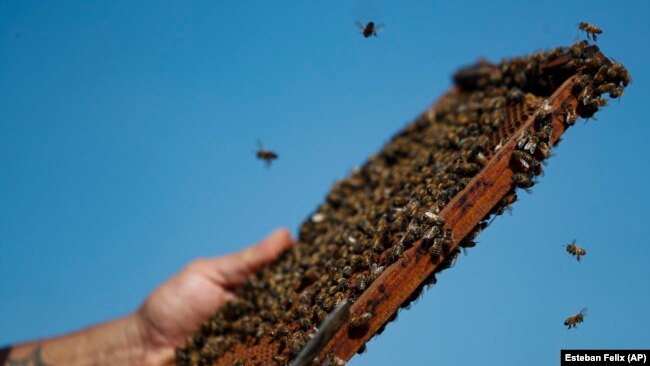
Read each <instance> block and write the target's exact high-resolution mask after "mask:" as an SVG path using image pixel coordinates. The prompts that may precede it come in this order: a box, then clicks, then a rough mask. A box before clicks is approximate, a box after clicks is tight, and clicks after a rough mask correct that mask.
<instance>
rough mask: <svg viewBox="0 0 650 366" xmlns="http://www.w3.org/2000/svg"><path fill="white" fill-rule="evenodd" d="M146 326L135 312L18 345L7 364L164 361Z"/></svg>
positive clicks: (81, 365) (76, 365)
mask: <svg viewBox="0 0 650 366" xmlns="http://www.w3.org/2000/svg"><path fill="white" fill-rule="evenodd" d="M136 314H137V313H136ZM144 329H145V328H144V325H143V324H142V323H141V321H140V319H139V318H138V316H137V315H135V314H132V315H129V316H126V317H123V318H120V319H117V320H113V321H110V322H108V323H104V324H101V325H98V326H94V327H91V328H88V329H84V330H82V331H79V332H76V333H73V334H69V335H65V336H61V337H56V338H51V339H45V340H42V341H37V342H30V343H25V344H20V345H16V346H14V347H13V348H12V350H11V352H10V354H9V358H8V360H7V362H6V366H13V365H40V366H60V365H71V366H90V365H93V366H95V365H98V366H99V365H127V366H129V365H155V364H163V363H164V361H165V360H163V359H162V358H161V357H160V352H159V351H156V350H153V349H152V347H151V345H148V344H146V342H145V341H144V340H145V339H146V336H145V334H144V332H145V330H144ZM167 356H169V354H167Z"/></svg>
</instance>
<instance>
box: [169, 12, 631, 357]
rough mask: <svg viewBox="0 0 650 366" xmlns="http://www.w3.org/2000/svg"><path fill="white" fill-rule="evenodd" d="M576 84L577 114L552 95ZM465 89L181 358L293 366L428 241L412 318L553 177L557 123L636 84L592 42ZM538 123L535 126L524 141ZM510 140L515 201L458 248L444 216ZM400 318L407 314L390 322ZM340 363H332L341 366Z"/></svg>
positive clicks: (487, 68) (530, 59) (310, 228)
mask: <svg viewBox="0 0 650 366" xmlns="http://www.w3.org/2000/svg"><path fill="white" fill-rule="evenodd" d="M373 26H374V25H373ZM366 28H367V26H366ZM369 34H370V35H372V34H373V33H372V32H370V33H369ZM561 55H569V60H568V61H567V62H566V63H564V64H563V65H562V66H561V69H560V71H559V72H558V70H557V69H554V70H553V71H547V69H546V68H545V65H546V64H547V62H549V60H551V61H552V60H555V59H556V58H558V57H560V56H561ZM595 59H598V60H600V61H594V60H595ZM551 72H553V73H554V74H551ZM556 73H559V74H562V75H565V79H561V78H558V77H555V76H556V75H557V74H556ZM576 74H577V75H578V77H577V78H576V82H575V84H574V85H573V87H572V89H571V92H572V93H573V95H574V96H575V97H576V99H577V101H578V102H577V105H576V106H574V105H572V104H568V103H567V104H566V105H562V106H561V107H560V106H558V107H557V108H556V107H553V106H552V105H550V104H549V102H548V101H547V98H548V97H549V96H550V95H551V93H552V92H553V91H554V90H555V89H557V87H558V86H559V85H560V84H561V83H562V82H563V81H564V80H566V77H568V76H570V75H576ZM454 80H455V82H456V85H457V88H455V89H454V90H453V91H452V92H450V93H449V94H447V95H446V96H445V97H444V98H443V99H442V100H441V101H440V102H439V103H438V104H436V106H435V109H432V110H429V111H427V112H426V113H423V114H421V115H420V116H418V117H417V118H416V119H415V121H414V122H412V123H410V124H409V125H407V126H406V127H405V128H404V129H403V130H402V131H400V132H399V133H397V134H396V135H395V136H394V137H393V138H392V139H391V140H390V141H389V142H388V143H387V144H386V145H385V146H384V147H383V148H382V149H381V151H379V152H378V153H377V154H375V155H372V156H371V157H370V158H369V159H368V161H367V162H366V163H365V164H364V165H363V166H361V167H359V168H356V169H353V170H352V172H351V174H350V175H349V176H348V177H347V178H345V179H343V180H340V181H338V182H336V183H335V184H334V185H333V187H332V189H331V191H330V192H329V193H328V194H327V196H326V198H325V201H324V202H323V203H322V204H321V205H320V206H319V207H318V208H317V209H316V210H315V212H313V213H312V214H310V215H309V216H308V217H307V219H306V220H305V221H304V222H303V224H302V225H301V227H300V229H299V236H298V240H297V243H296V244H295V245H293V246H292V247H291V248H290V249H289V250H287V251H286V252H284V253H283V254H282V255H281V256H280V258H279V259H278V260H276V261H275V262H273V263H271V264H269V265H267V266H264V267H262V268H261V269H260V270H258V271H257V272H256V273H255V274H253V275H251V276H250V277H249V278H248V279H247V280H246V282H245V283H244V284H243V285H242V286H240V287H239V288H238V289H237V290H236V293H237V298H236V299H235V300H233V301H231V302H229V303H227V304H226V305H225V306H223V307H222V308H220V309H219V310H218V311H217V312H216V313H215V314H214V316H213V317H212V318H211V319H210V320H209V321H208V322H206V323H204V324H203V325H202V326H201V327H200V328H199V329H197V330H196V331H195V332H194V333H193V334H192V335H191V336H190V337H189V339H188V340H187V345H186V347H185V348H182V349H178V350H177V351H176V363H177V364H178V365H211V364H214V363H215V362H221V360H224V361H223V362H226V361H225V360H228V361H227V362H229V363H230V364H233V363H235V364H238V365H241V364H244V362H246V364H255V365H257V364H259V365H266V364H270V363H275V364H277V365H286V364H288V363H289V362H291V360H292V359H293V358H295V357H296V355H298V354H299V352H300V351H301V350H302V348H303V347H304V346H305V344H306V343H307V342H308V341H309V340H310V339H311V338H312V337H313V335H314V332H315V331H316V329H317V328H316V327H318V326H319V324H321V323H322V322H323V321H324V319H326V317H327V314H328V313H329V312H331V311H332V310H333V309H335V308H336V307H337V305H339V304H341V303H342V302H344V301H349V302H354V301H355V300H357V299H358V298H359V297H360V296H363V294H364V293H365V292H366V291H367V289H368V288H369V287H370V286H371V285H372V284H373V282H375V281H376V280H377V279H378V278H379V277H380V276H381V274H382V273H383V271H384V269H385V268H388V267H389V266H391V265H393V264H394V263H395V262H396V261H398V260H400V258H402V257H403V256H404V255H405V254H404V253H405V252H406V251H407V250H408V249H409V248H411V247H412V246H413V244H414V243H416V242H417V241H418V240H420V239H421V240H422V243H423V244H422V245H423V247H424V248H426V251H425V253H426V254H425V255H430V256H432V257H434V258H436V259H438V258H439V257H440V256H444V259H443V261H442V262H441V263H440V264H438V266H437V267H436V269H435V271H434V272H433V273H432V274H431V275H430V276H429V278H427V279H425V280H424V281H423V282H422V283H421V285H420V286H419V288H418V289H417V290H416V291H415V292H414V293H413V294H412V295H411V296H410V297H409V298H408V299H407V300H406V301H405V302H404V303H403V304H402V307H403V308H408V307H409V306H410V305H411V304H412V303H413V302H414V301H416V300H417V299H418V298H419V296H420V293H421V291H423V289H424V288H428V287H430V286H432V285H434V284H435V283H436V282H437V279H436V275H437V274H438V273H439V272H441V271H443V270H446V269H448V268H451V267H453V265H454V263H455V261H456V260H457V259H458V257H459V255H460V253H461V249H462V250H463V251H465V252H466V251H467V250H468V249H471V248H473V247H475V246H476V241H475V240H476V238H477V236H478V235H479V234H480V232H481V231H482V230H484V229H485V228H486V227H487V226H488V224H489V222H490V220H489V219H490V217H492V216H493V215H500V214H503V213H504V212H505V211H506V210H507V209H508V206H510V205H511V204H512V203H514V202H515V201H516V200H517V193H516V190H517V188H522V189H530V188H532V187H533V186H534V184H535V182H536V179H537V177H539V176H540V175H541V174H542V173H543V170H542V162H544V161H545V160H546V159H548V158H549V157H550V156H552V146H551V145H552V143H551V136H553V133H554V131H553V126H552V123H551V120H552V118H553V117H554V116H563V120H564V121H565V123H566V126H571V125H573V124H574V123H575V120H576V119H577V117H583V118H589V117H591V116H593V114H594V113H595V112H596V111H597V110H598V109H599V108H601V107H602V105H604V103H603V102H602V101H601V100H603V99H602V98H601V95H602V94H604V93H609V95H610V97H620V95H621V94H622V90H623V88H624V87H625V86H626V85H627V84H628V83H629V75H628V74H627V71H626V70H625V68H624V67H623V66H622V65H621V64H618V63H616V62H614V61H611V60H608V59H601V58H599V56H598V49H597V47H596V46H591V45H589V44H585V43H584V42H580V43H578V44H576V45H573V46H572V47H570V48H564V47H561V48H557V49H555V50H552V51H548V52H539V53H535V54H533V55H531V56H527V57H520V58H514V59H510V60H504V61H502V62H500V63H499V64H496V65H492V64H488V63H486V62H482V63H479V64H477V65H474V66H471V67H468V68H465V69H463V70H461V71H460V72H458V73H457V74H456V75H455V76H454ZM609 84H613V85H609ZM605 85H607V86H605ZM618 88H620V90H618ZM617 90H618V91H617ZM529 118H530V119H533V120H534V122H535V123H534V128H532V129H531V130H526V131H524V132H523V133H520V134H517V135H514V134H515V132H514V131H517V130H518V129H519V127H520V126H521V125H522V124H523V123H524V121H526V120H528V119H529ZM510 139H514V140H515V141H516V149H515V151H514V152H513V153H512V155H511V157H510V168H511V169H512V171H513V175H512V177H513V178H512V182H511V183H512V184H511V189H510V191H509V192H508V194H506V195H505V196H504V198H503V199H502V200H501V201H500V202H499V203H498V204H497V205H496V206H495V207H494V208H493V210H492V212H491V213H490V214H489V215H488V216H487V217H485V218H484V219H483V220H481V222H480V223H479V224H478V225H477V226H476V227H475V228H474V229H473V230H472V232H471V233H470V234H469V235H467V236H466V237H465V238H455V236H454V233H453V232H452V231H451V230H450V229H449V228H447V227H445V219H444V217H442V216H441V215H440V212H441V210H442V209H443V208H444V207H445V206H446V205H447V204H448V203H449V202H450V201H451V199H452V198H453V197H454V196H455V195H456V194H457V193H458V192H460V191H461V190H463V189H464V188H465V187H466V186H467V185H468V183H469V182H470V180H471V179H472V178H473V177H475V176H476V174H478V173H479V172H480V171H481V170H482V169H483V168H484V167H485V166H486V165H487V164H488V162H489V161H490V159H491V158H492V157H493V156H494V155H495V154H498V153H499V152H500V149H501V148H502V146H503V144H504V142H505V141H508V140H510ZM257 156H258V158H260V159H263V160H264V161H266V162H267V163H268V164H270V162H271V161H273V160H274V159H276V158H277V154H275V153H273V152H271V151H268V150H264V149H263V148H262V147H261V146H260V151H258V153H257ZM456 239H458V240H460V239H462V240H461V241H460V244H459V246H458V247H454V246H453V243H454V242H456ZM572 245H575V243H572ZM452 248H453V249H452ZM576 248H577V247H576ZM568 249H569V247H567V250H568ZM572 250H573V249H572ZM572 254H574V253H572ZM584 254H586V253H582V254H580V253H578V252H576V253H575V254H574V255H576V256H578V255H580V256H582V255H584ZM577 258H579V257H577ZM373 316H374V315H373V313H371V312H363V313H360V314H353V316H351V318H350V320H349V325H350V327H351V328H354V329H358V330H359V331H363V330H364V329H367V326H366V325H368V324H369V323H371V322H372V321H373ZM396 317H397V312H395V313H394V314H393V316H392V317H391V318H390V319H389V322H390V321H393V320H394V319H395V318H396ZM583 317H584V313H582V312H581V313H580V314H577V315H575V316H573V317H571V318H569V319H567V321H566V323H565V324H566V325H568V326H569V325H570V326H571V327H574V326H575V324H578V323H580V322H581V321H582V320H583ZM385 325H386V324H384V325H383V326H382V327H381V328H380V329H379V330H378V332H377V334H379V333H381V332H382V331H383V330H384V328H385ZM241 345H244V346H245V347H253V346H255V347H265V348H264V349H265V350H266V351H265V352H267V351H268V352H270V353H271V355H269V359H268V360H266V359H265V360H259V359H258V360H257V361H255V362H253V361H251V358H250V357H249V356H250V355H248V354H247V353H245V352H244V353H242V351H241V349H242V347H238V346H241ZM234 349H235V351H233V350H234ZM244 349H245V348H244ZM362 349H363V347H362ZM237 350H239V351H237ZM231 351H232V352H231ZM334 357H335V356H334V355H332V360H321V363H323V362H325V363H328V362H329V364H335V363H336V364H338V361H336V360H335V358H334ZM249 361H250V362H249ZM333 362H335V363H333Z"/></svg>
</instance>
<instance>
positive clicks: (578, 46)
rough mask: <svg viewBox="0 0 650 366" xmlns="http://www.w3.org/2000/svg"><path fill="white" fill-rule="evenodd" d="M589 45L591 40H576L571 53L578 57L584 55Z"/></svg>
mask: <svg viewBox="0 0 650 366" xmlns="http://www.w3.org/2000/svg"><path fill="white" fill-rule="evenodd" d="M587 46H589V42H587V41H586V40H582V41H580V42H576V43H574V44H573V45H572V46H571V54H572V55H573V57H576V58H579V57H582V55H583V54H584V53H585V50H586V49H587Z"/></svg>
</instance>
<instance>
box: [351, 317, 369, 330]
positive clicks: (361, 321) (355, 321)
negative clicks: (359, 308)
mask: <svg viewBox="0 0 650 366" xmlns="http://www.w3.org/2000/svg"><path fill="white" fill-rule="evenodd" d="M370 319H372V313H363V314H361V315H359V316H353V317H352V319H350V327H352V328H361V327H365V326H366V325H368V322H369V321H370Z"/></svg>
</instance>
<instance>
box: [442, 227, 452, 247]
mask: <svg viewBox="0 0 650 366" xmlns="http://www.w3.org/2000/svg"><path fill="white" fill-rule="evenodd" d="M453 243H454V233H453V232H452V231H451V229H447V230H446V231H445V234H444V235H443V236H442V246H443V247H445V248H450V247H451V245H452V244H453Z"/></svg>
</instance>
